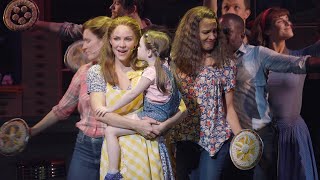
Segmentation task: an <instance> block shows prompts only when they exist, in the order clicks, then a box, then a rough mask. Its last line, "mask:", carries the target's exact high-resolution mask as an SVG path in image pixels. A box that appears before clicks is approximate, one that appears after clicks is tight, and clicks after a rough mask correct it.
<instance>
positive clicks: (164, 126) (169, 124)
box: [144, 111, 188, 135]
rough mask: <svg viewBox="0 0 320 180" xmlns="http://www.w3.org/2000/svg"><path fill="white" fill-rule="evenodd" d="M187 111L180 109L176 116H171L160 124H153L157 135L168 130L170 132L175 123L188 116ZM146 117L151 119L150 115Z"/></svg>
mask: <svg viewBox="0 0 320 180" xmlns="http://www.w3.org/2000/svg"><path fill="white" fill-rule="evenodd" d="M187 114H188V113H187V111H183V112H181V111H178V112H177V113H176V114H175V115H174V116H172V117H171V118H169V119H167V120H166V121H164V122H162V123H161V124H159V125H152V127H153V132H154V133H155V134H156V135H163V134H165V133H166V132H168V131H169V130H170V129H171V128H172V127H174V126H175V125H177V124H179V123H180V122H181V121H182V120H183V119H184V118H185V117H186V116H187ZM144 119H150V118H148V117H146V118H144Z"/></svg>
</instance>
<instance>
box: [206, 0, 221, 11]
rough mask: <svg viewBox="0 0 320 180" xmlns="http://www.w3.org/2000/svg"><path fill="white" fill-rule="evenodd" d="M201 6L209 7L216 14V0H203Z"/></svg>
mask: <svg viewBox="0 0 320 180" xmlns="http://www.w3.org/2000/svg"><path fill="white" fill-rule="evenodd" d="M203 6H206V7H208V8H210V9H211V10H212V11H213V12H214V13H216V14H217V11H218V3H217V0H203Z"/></svg>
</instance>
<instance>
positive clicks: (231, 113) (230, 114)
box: [225, 90, 242, 135]
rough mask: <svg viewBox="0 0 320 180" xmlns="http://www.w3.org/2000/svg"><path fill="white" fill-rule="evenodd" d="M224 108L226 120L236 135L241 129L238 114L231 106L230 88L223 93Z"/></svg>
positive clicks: (231, 94)
mask: <svg viewBox="0 0 320 180" xmlns="http://www.w3.org/2000/svg"><path fill="white" fill-rule="evenodd" d="M225 99H226V109H227V117H226V118H227V121H228V123H229V124H230V126H231V129H232V132H233V133H234V134H235V135H236V134H238V133H239V132H240V131H241V129H242V128H241V126H240V123H239V119H238V115H237V113H236V111H235V110H234V107H233V90H230V91H229V92H227V93H226V94H225Z"/></svg>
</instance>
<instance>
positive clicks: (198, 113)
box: [171, 66, 235, 156]
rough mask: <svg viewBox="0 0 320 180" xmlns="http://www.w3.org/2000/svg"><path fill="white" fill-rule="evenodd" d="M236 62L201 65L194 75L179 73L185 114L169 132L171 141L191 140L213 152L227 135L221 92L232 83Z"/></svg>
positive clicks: (210, 152)
mask: <svg viewBox="0 0 320 180" xmlns="http://www.w3.org/2000/svg"><path fill="white" fill-rule="evenodd" d="M234 72H235V66H225V67H223V68H217V67H202V68H201V69H200V71H199V73H198V74H197V76H196V77H190V76H187V75H185V74H179V75H178V76H179V77H180V84H181V94H182V97H183V100H184V102H185V103H186V106H187V108H188V116H187V117H186V118H185V119H184V120H183V121H182V122H181V123H180V124H178V125H177V126H176V127H175V128H174V130H173V131H172V132H171V139H173V141H174V142H175V141H194V142H197V143H198V144H199V145H200V146H201V147H203V148H204V149H205V150H206V151H208V152H209V154H210V156H214V155H215V154H216V153H217V152H218V151H219V149H220V148H221V147H222V145H223V143H224V142H225V141H226V140H228V139H229V138H230V135H231V128H230V126H229V124H228V123H227V121H226V112H225V107H224V99H223V97H224V96H223V94H224V93H225V92H228V91H230V90H231V89H232V88H234V86H235V74H234Z"/></svg>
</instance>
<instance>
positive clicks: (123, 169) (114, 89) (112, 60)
mask: <svg viewBox="0 0 320 180" xmlns="http://www.w3.org/2000/svg"><path fill="white" fill-rule="evenodd" d="M105 36H106V39H107V40H106V41H105V45H104V48H103V49H102V53H101V54H102V56H101V61H100V63H99V64H97V65H95V66H93V67H92V68H91V69H90V70H89V73H88V77H87V82H88V92H89V93H90V99H91V104H92V105H94V106H92V108H93V109H94V110H95V109H96V108H97V107H101V106H106V105H112V104H114V103H115V101H117V100H118V99H119V98H120V97H121V96H122V95H124V94H125V93H126V91H127V90H130V89H132V88H134V87H135V86H136V85H137V83H138V81H139V79H140V77H141V74H142V69H143V68H144V67H145V66H143V63H141V62H139V61H138V60H137V49H136V47H137V45H138V41H139V39H140V37H141V31H140V27H139V25H138V24H137V22H136V21H135V20H134V19H132V18H129V17H119V18H116V19H114V20H113V22H112V24H111V26H110V28H109V31H108V34H106V35H105ZM139 65H140V66H139ZM142 101H143V96H142V94H141V95H140V96H138V97H137V98H136V99H135V100H134V101H132V102H131V103H130V104H128V105H126V106H124V107H122V108H121V109H119V110H117V111H116V113H107V114H102V115H101V114H98V115H97V120H100V121H102V122H105V123H106V124H107V125H109V126H114V127H120V128H126V129H132V130H135V131H136V132H137V133H139V134H141V135H142V136H141V135H139V134H134V135H128V136H122V137H119V143H120V147H121V158H120V173H121V175H122V176H123V179H141V180H145V179H173V174H172V171H171V170H170V169H171V168H170V161H169V160H168V156H167V153H163V151H166V150H163V147H165V146H164V143H163V141H161V139H163V138H157V139H156V140H155V137H157V136H159V135H161V134H163V133H164V132H166V131H167V130H168V129H169V128H170V127H172V126H173V125H175V124H176V123H178V122H179V120H180V119H181V118H180V117H182V116H183V115H184V113H185V111H184V110H185V106H184V104H183V103H182V104H183V105H181V106H180V108H179V109H180V111H179V112H178V113H177V114H176V115H175V116H173V117H172V118H170V119H168V120H167V121H165V122H163V123H161V124H159V123H158V122H157V121H155V120H151V119H147V120H134V119H129V118H128V117H129V116H128V115H129V114H132V113H136V112H137V111H139V109H140V108H141V106H142ZM121 115H126V116H124V117H123V116H121ZM143 136H144V137H143ZM147 139H150V140H147ZM151 139H154V140H151ZM159 139H160V140H159ZM159 147H160V148H159ZM106 148H107V146H106V141H104V143H103V146H102V154H101V165H100V179H104V177H105V175H106V174H107V171H108V163H107V162H108V156H107V150H106ZM119 179H120V178H119Z"/></svg>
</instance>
